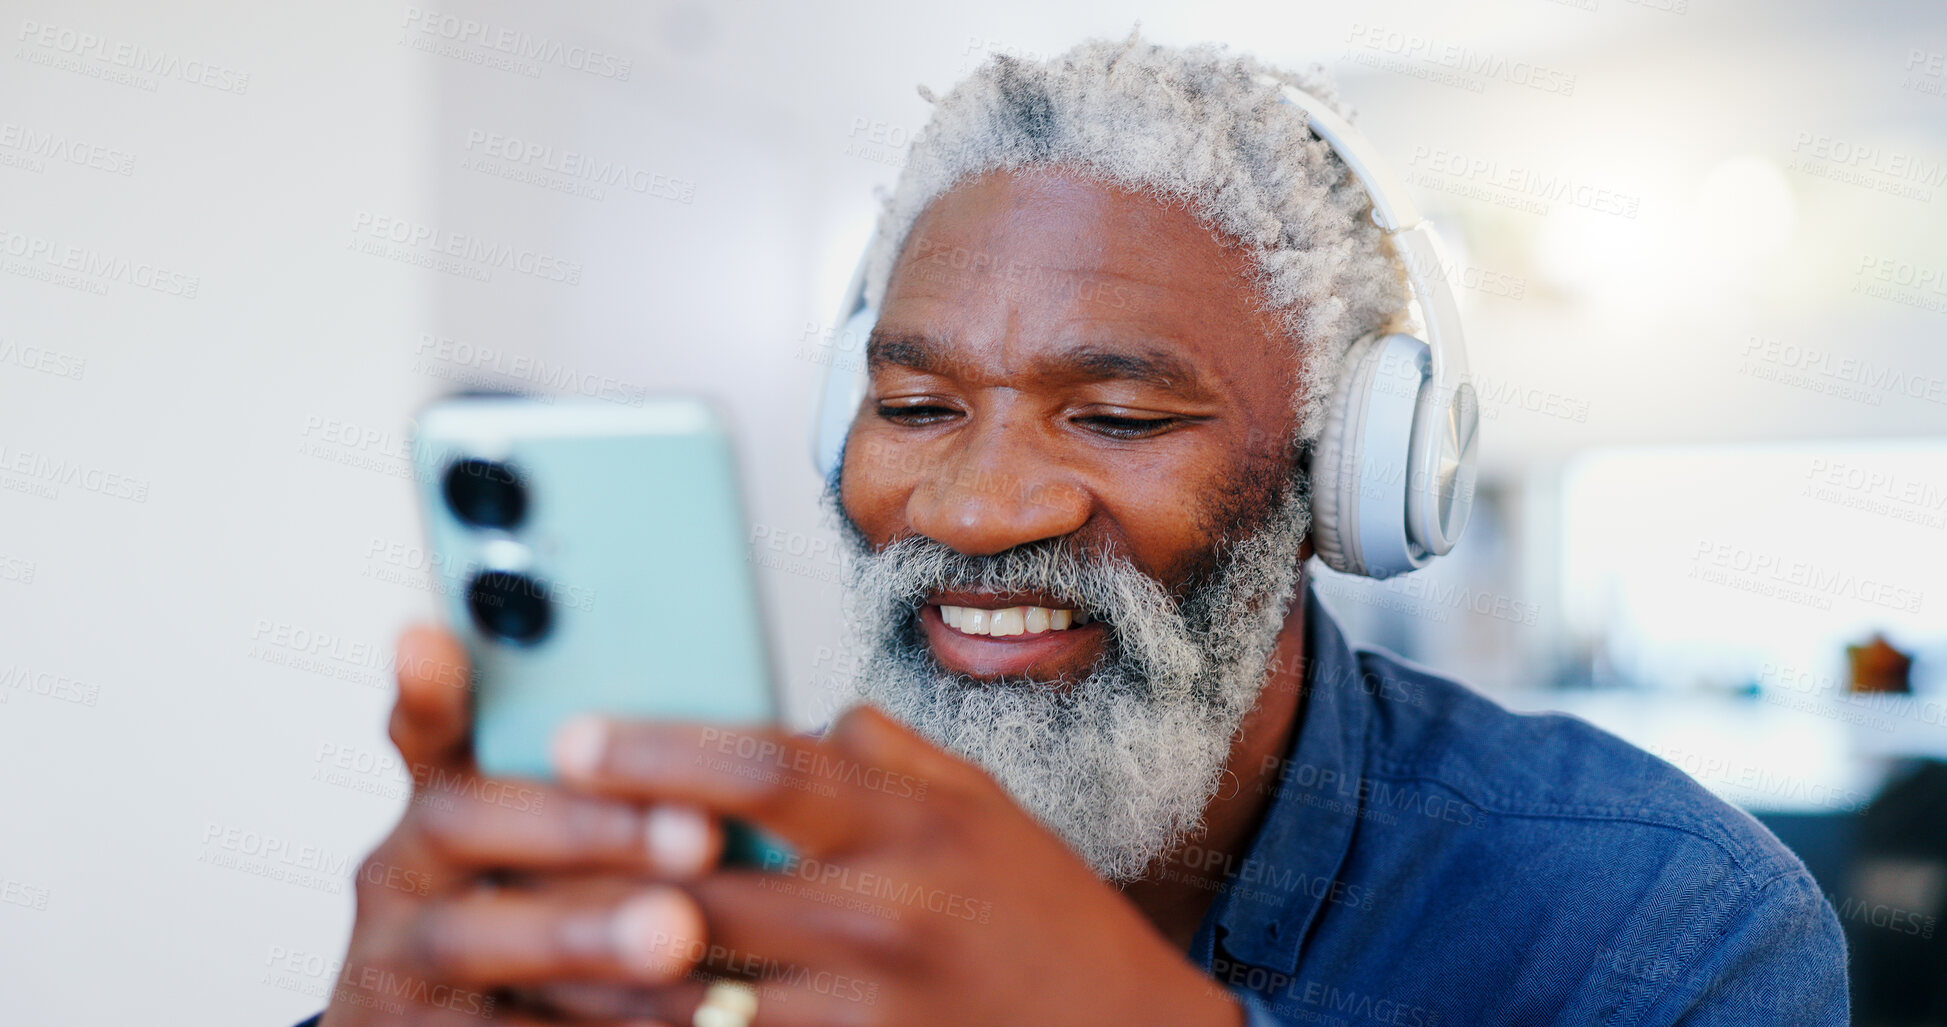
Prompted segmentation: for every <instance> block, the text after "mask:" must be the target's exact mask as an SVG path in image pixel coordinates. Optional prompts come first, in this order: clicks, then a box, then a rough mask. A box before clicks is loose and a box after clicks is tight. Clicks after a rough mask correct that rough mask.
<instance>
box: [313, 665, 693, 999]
mask: <svg viewBox="0 0 1947 1027" xmlns="http://www.w3.org/2000/svg"><path fill="white" fill-rule="evenodd" d="M398 677H399V695H398V701H397V703H396V705H395V706H394V708H393V711H392V719H391V725H390V730H391V735H392V741H393V744H395V745H396V746H398V749H399V754H400V755H401V756H402V757H403V758H404V760H405V763H406V765H407V767H409V768H410V769H411V772H412V777H413V796H412V802H411V804H410V805H409V806H408V807H407V809H406V812H405V814H404V816H402V817H401V818H400V820H399V824H398V826H397V827H395V828H394V829H393V831H392V834H391V835H390V836H389V837H387V838H386V840H385V841H384V842H383V843H381V844H380V845H379V847H378V848H377V849H376V850H374V851H373V852H372V854H371V855H370V856H369V857H367V858H366V860H365V861H364V862H363V863H362V864H360V866H359V869H358V877H357V893H358V912H357V920H356V923H355V924H354V925H353V928H352V938H351V944H350V948H349V951H348V952H347V954H346V957H345V965H344V968H343V970H342V972H341V973H340V974H339V976H338V979H337V981H336V986H335V987H334V989H333V992H332V996H331V1002H330V1006H329V1008H328V1009H327V1010H326V1013H325V1016H324V1019H323V1021H322V1023H323V1027H353V1025H376V1024H475V1023H479V1022H480V1021H481V1020H482V1019H492V1020H494V1021H500V1022H511V1023H542V1022H547V1021H546V1020H543V1019H541V1018H540V1014H539V1013H535V1012H530V1011H529V1010H528V1009H525V1008H515V1007H514V1006H512V1005H510V1004H509V1002H508V1001H507V995H509V994H514V993H515V992H514V991H513V990H512V989H519V988H522V987H523V986H530V985H544V986H551V985H554V984H555V982H562V981H567V982H583V983H578V984H570V985H567V986H565V987H564V988H563V991H562V994H561V995H560V996H559V999H560V1002H561V1004H563V1005H573V1004H581V1005H592V1006H594V1007H595V1008H598V1009H614V1008H619V1007H620V1006H621V1005H622V1004H623V1001H624V1000H625V999H626V997H627V996H628V995H629V994H630V993H631V989H632V988H634V987H641V986H645V985H660V986H668V985H670V984H671V982H676V981H678V979H679V978H681V977H682V976H683V974H684V973H685V972H686V971H688V970H689V969H690V962H691V961H690V960H688V959H687V958H686V956H685V953H686V952H688V951H690V946H688V945H685V944H681V943H680V942H679V941H677V939H683V938H694V937H700V936H701V935H702V932H703V922H702V919H701V914H700V913H699V911H698V910H697V907H696V904H695V902H694V901H693V900H692V899H691V898H690V897H689V896H688V895H687V894H685V893H684V892H682V891H681V890H679V889H677V888H674V887H671V886H669V885H667V884H663V883H658V882H659V881H672V880H681V879H683V878H686V877H693V876H695V875H697V874H699V873H702V872H703V871H705V870H706V869H707V868H708V867H710V866H712V865H714V863H715V862H716V858H717V851H718V848H719V847H720V845H721V836H720V833H719V832H718V830H717V828H716V826H715V824H714V822H713V821H712V820H711V819H710V818H708V817H706V816H705V815H703V814H702V813H700V812H698V811H697V810H695V809H694V808H693V807H691V808H684V807H676V806H665V805H652V804H642V803H637V802H632V801H618V800H612V799H605V798H601V797H598V796H595V795H592V794H589V793H587V792H585V791H584V792H580V793H576V792H568V791H563V790H560V789H556V788H551V787H547V786H544V785H541V784H538V783H536V782H532V781H502V780H495V779H491V778H485V777H482V776H481V775H480V774H479V773H478V771H477V770H476V768H475V767H474V765H473V759H472V754H471V751H470V746H469V740H468V724H469V713H468V701H467V696H468V690H467V665H466V654H465V651H464V650H463V649H461V647H460V646H459V645H458V643H456V642H455V641H454V640H453V639H452V638H451V637H450V636H447V635H446V634H444V633H442V632H439V631H437V630H432V629H418V630H414V631H410V632H408V633H407V634H406V635H405V637H404V638H402V639H401V640H400V643H399V648H398ZM642 922H654V923H655V924H657V925H659V929H661V930H662V931H663V932H664V935H665V936H666V944H665V945H663V946H662V947H661V948H660V949H657V950H653V951H652V950H647V949H636V948H631V947H630V943H631V941H633V940H635V939H638V938H640V937H642V932H641V931H639V930H636V929H634V928H635V925H638V924H640V923H642ZM687 990H694V991H695V992H697V993H698V994H700V993H701V987H700V986H697V987H695V988H693V989H690V988H685V987H681V986H679V987H678V988H677V991H678V992H681V991H687ZM538 993H540V994H546V989H545V988H543V989H541V990H540V991H539V992H538ZM537 1008H538V1009H540V1010H541V1011H542V1012H545V1011H546V1010H547V1004H545V1003H542V1004H540V1005H538V1006H537ZM556 1008H559V1006H557V1007H556Z"/></svg>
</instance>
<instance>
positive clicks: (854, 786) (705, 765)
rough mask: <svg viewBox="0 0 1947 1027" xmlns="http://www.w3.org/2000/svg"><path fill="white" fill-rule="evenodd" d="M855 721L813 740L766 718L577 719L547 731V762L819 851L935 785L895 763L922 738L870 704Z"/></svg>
mask: <svg viewBox="0 0 1947 1027" xmlns="http://www.w3.org/2000/svg"><path fill="white" fill-rule="evenodd" d="M875 718H876V720H877V721H880V722H883V723H873V720H874V719H875ZM858 720H859V723H858V724H857V725H856V726H854V727H852V728H849V729H847V730H845V731H843V732H835V733H836V734H837V735H838V737H836V738H835V739H834V740H833V741H832V742H830V743H819V742H815V741H811V740H807V739H804V738H799V737H795V736H792V735H789V734H786V733H784V732H782V731H779V730H776V729H772V728H760V727H750V728H733V727H720V726H707V725H697V724H681V723H669V722H660V721H622V720H609V719H603V718H596V717H580V718H576V719H574V720H572V721H570V722H568V723H567V724H566V725H564V726H563V727H562V730H561V732H560V734H558V735H557V736H556V745H555V764H556V767H557V768H558V770H559V772H560V775H561V778H562V780H563V781H564V782H565V783H567V784H569V785H571V786H574V787H577V788H581V789H586V790H588V791H591V792H594V793H596V794H600V795H607V796H610V797H613V798H617V799H624V800H628V801H634V802H657V801H661V802H678V803H687V804H691V805H695V806H699V807H701V808H703V809H705V810H708V811H710V812H711V813H715V814H718V815H722V816H732V817H737V818H739V819H743V820H747V821H750V822H751V823H754V824H756V825H758V826H760V827H764V828H767V829H769V830H771V831H772V832H774V833H776V834H778V835H780V836H782V837H783V838H785V839H786V840H788V841H790V842H791V843H792V844H793V845H794V846H795V847H797V848H798V849H799V851H800V852H803V853H805V854H808V855H819V856H822V855H828V854H831V853H835V852H839V851H843V850H844V849H846V848H848V847H851V846H857V845H861V844H865V843H868V842H871V841H875V840H877V839H878V838H881V837H883V832H884V831H885V830H889V829H896V828H897V827H899V826H900V825H902V824H904V823H906V822H909V821H911V820H912V819H913V817H914V816H915V815H916V807H917V804H918V802H919V801H920V800H924V798H925V797H926V794H927V792H928V790H929V788H931V787H932V784H931V782H930V781H929V780H928V779H926V778H924V777H921V776H918V775H915V774H913V773H910V772H908V771H907V770H905V769H902V768H903V767H905V766H908V765H912V764H914V763H915V762H916V761H915V760H914V759H913V756H914V755H915V754H914V752H913V751H912V750H913V747H914V746H915V745H921V746H923V745H924V743H922V742H918V741H917V739H916V738H915V737H914V736H910V735H905V734H902V733H900V732H901V729H898V728H897V727H896V725H891V723H890V721H887V720H886V718H885V717H884V715H883V714H879V713H876V712H871V711H867V712H865V713H862V714H861V715H860V716H859V718H858ZM897 800H907V801H904V802H900V801H897Z"/></svg>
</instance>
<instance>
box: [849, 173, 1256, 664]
mask: <svg viewBox="0 0 1947 1027" xmlns="http://www.w3.org/2000/svg"><path fill="white" fill-rule="evenodd" d="M1250 275H1251V264H1250V262H1249V258H1248V255H1247V254H1245V253H1244V252H1243V251H1242V250H1241V249H1239V248H1237V247H1236V246H1234V245H1229V244H1226V243H1225V242H1223V241H1221V240H1220V239H1219V238H1218V237H1216V236H1214V235H1213V234H1212V233H1211V232H1210V231H1209V230H1207V229H1205V228H1203V227H1201V226H1199V225H1198V224H1197V222H1196V220H1195V218H1194V217H1193V216H1192V215H1191V214H1190V213H1189V212H1188V211H1187V210H1185V209H1183V208H1182V207H1180V206H1178V207H1171V206H1167V205H1165V204H1163V203H1161V202H1159V201H1158V200H1156V199H1154V198H1151V197H1148V196H1143V195H1139V194H1136V193H1132V192H1128V191H1125V190H1121V189H1118V188H1115V187H1112V186H1108V185H1105V184H1102V183H1100V182H1098V181H1096V180H1093V179H1089V178H1084V177H1080V176H1076V175H1073V174H1069V173H1064V172H1055V171H1048V170H1041V171H1036V172H1033V173H1028V174H1014V173H1005V172H999V173H993V174H989V175H987V176H984V177H982V178H980V179H976V180H974V181H972V182H969V183H966V184H963V185H962V186H961V187H959V188H956V189H954V190H952V191H950V192H948V193H947V194H945V195H944V196H942V197H941V198H940V199H939V200H938V201H936V202H935V203H934V204H933V205H932V206H931V207H929V208H928V210H927V211H926V213H925V214H924V215H922V216H921V218H920V219H919V220H918V222H917V223H916V224H915V225H914V228H913V231H912V233H911V234H910V236H909V237H908V240H907V242H906V245H905V250H904V252H903V254H902V256H901V258H900V260H899V262H898V264H897V266H896V267H895V269H894V272H893V275H892V279H891V282H890V284H889V287H888V289H887V293H886V298H885V303H884V305H883V308H882V310H881V311H880V317H879V323H878V327H877V329H876V330H875V331H874V332H873V339H872V343H871V357H872V384H871V388H870V390H869V394H868V397H867V401H866V404H865V406H864V407H863V409H862V410H861V411H860V414H859V417H858V420H857V421H856V423H855V424H854V425H853V428H852V433H851V436H850V439H849V441H848V444H847V446H846V451H845V465H844V469H843V477H842V482H843V493H842V501H843V508H844V511H845V513H846V515H847V516H848V517H849V518H850V519H851V521H852V522H853V523H854V524H855V525H856V526H857V527H858V529H859V530H860V531H861V532H862V533H863V535H864V536H865V538H866V539H867V540H868V541H869V542H870V543H871V544H872V545H873V546H874V547H880V546H884V545H885V544H886V543H888V542H891V541H893V540H895V539H900V538H905V537H907V536H911V535H921V536H925V537H926V538H930V539H933V540H935V541H937V542H940V543H943V544H944V545H946V546H949V547H951V548H952V549H954V550H955V551H957V552H961V553H966V554H972V555H987V554H993V553H1000V552H1003V551H1006V550H1008V549H1010V548H1013V547H1015V546H1020V545H1023V544H1026V543H1030V542H1036V541H1039V540H1043V539H1056V538H1069V539H1071V540H1072V541H1073V542H1074V543H1075V544H1076V545H1078V546H1083V547H1087V548H1091V549H1096V550H1100V551H1105V552H1110V553H1114V554H1117V555H1119V556H1121V557H1123V558H1125V559H1127V560H1128V561H1129V562H1130V563H1132V564H1133V565H1134V566H1135V567H1136V568H1138V569H1140V570H1141V571H1143V572H1144V573H1146V574H1148V575H1149V576H1150V577H1152V578H1154V579H1156V580H1157V581H1159V582H1161V583H1163V584H1164V585H1165V586H1166V587H1167V588H1170V589H1171V590H1172V591H1175V592H1178V593H1180V592H1181V590H1182V589H1183V588H1185V587H1186V586H1187V585H1189V584H1190V583H1191V582H1192V580H1193V579H1195V578H1196V577H1197V576H1198V575H1200V574H1207V573H1208V572H1209V571H1210V570H1211V569H1212V566H1213V558H1214V557H1213V552H1212V549H1213V545H1214V544H1215V542H1216V541H1217V539H1218V538H1219V537H1220V536H1221V535H1222V534H1223V533H1224V532H1225V531H1226V530H1227V529H1233V528H1236V527H1237V526H1238V525H1239V522H1240V521H1242V520H1250V519H1251V518H1252V515H1259V516H1261V515H1263V514H1264V513H1266V512H1267V511H1268V509H1269V507H1270V506H1271V505H1272V504H1273V503H1274V502H1275V500H1276V489H1277V487H1278V485H1279V484H1281V483H1282V481H1283V480H1284V478H1285V476H1286V472H1287V470H1288V464H1289V459H1290V453H1289V449H1288V448H1287V441H1288V440H1289V439H1290V438H1291V436H1292V429H1293V418H1294V416H1295V415H1294V412H1293V403H1292V394H1291V389H1292V383H1293V376H1294V371H1295V363H1294V362H1295V356H1294V351H1293V347H1292V346H1291V345H1290V343H1289V342H1287V341H1286V340H1285V339H1284V337H1283V334H1282V331H1281V329H1280V327H1279V325H1278V324H1277V322H1276V319H1275V318H1274V317H1273V316H1272V315H1270V314H1267V313H1266V312H1264V311H1263V310H1261V309H1260V304H1259V300H1258V295H1257V293H1256V291H1255V290H1254V289H1253V288H1252V285H1251V279H1250ZM1001 598H1013V599H1016V600H1017V603H1016V605H1020V606H1035V605H1040V606H1044V607H1047V606H1050V605H1051V604H1050V603H1047V602H1037V600H1046V599H1048V598H1050V597H1045V596H1033V595H1024V596H1018V597H994V596H967V595H957V596H956V595H943V596H938V597H933V600H934V601H932V602H929V603H928V604H926V606H925V608H924V609H923V610H921V611H920V614H921V621H922V624H923V627H924V630H925V633H926V639H927V642H928V644H929V646H930V647H931V649H932V652H933V655H934V656H935V657H936V658H937V659H938V660H939V661H940V663H941V664H942V665H943V666H945V667H947V668H949V669H952V670H956V671H959V672H961V673H964V674H968V675H971V676H974V677H979V678H993V677H1002V676H1005V677H1029V678H1034V679H1039V680H1053V679H1058V678H1059V679H1069V680H1072V679H1073V678H1074V677H1076V676H1077V675H1079V674H1081V673H1083V672H1084V671H1085V670H1086V669H1087V668H1088V667H1089V666H1091V665H1092V664H1094V663H1095V661H1096V660H1098V659H1099V658H1100V657H1101V656H1102V655H1103V651H1104V644H1105V634H1106V628H1105V626H1104V625H1102V624H1100V623H1099V622H1098V623H1094V624H1089V625H1084V626H1079V627H1071V628H1069V629H1068V630H1065V631H1061V630H1049V631H1045V632H1041V633H1037V634H1028V633H1025V632H1024V633H1022V634H1018V635H1004V636H993V635H986V636H981V635H975V634H968V633H966V632H963V631H959V630H955V629H954V628H952V627H949V626H948V625H947V624H946V623H945V622H944V621H943V620H942V619H941V614H940V607H941V606H943V605H944V606H960V607H971V608H981V607H983V606H984V607H993V606H997V605H999V604H998V602H997V600H998V599H1001ZM1058 619H1059V618H1057V620H1058Z"/></svg>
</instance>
